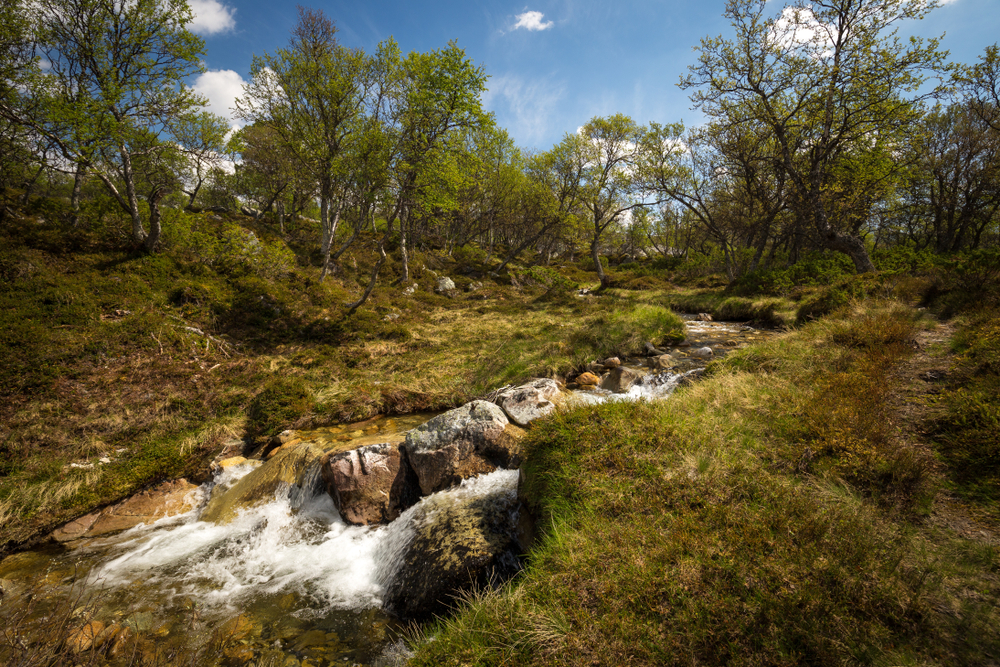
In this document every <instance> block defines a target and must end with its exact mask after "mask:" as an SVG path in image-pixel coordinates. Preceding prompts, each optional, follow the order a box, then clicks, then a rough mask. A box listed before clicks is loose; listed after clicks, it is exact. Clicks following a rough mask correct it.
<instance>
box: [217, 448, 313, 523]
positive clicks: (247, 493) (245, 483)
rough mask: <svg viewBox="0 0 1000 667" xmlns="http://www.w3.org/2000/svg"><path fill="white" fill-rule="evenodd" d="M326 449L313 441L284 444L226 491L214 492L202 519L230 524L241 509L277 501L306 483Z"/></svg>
mask: <svg viewBox="0 0 1000 667" xmlns="http://www.w3.org/2000/svg"><path fill="white" fill-rule="evenodd" d="M322 455H323V451H322V450H320V449H319V448H318V447H313V446H311V445H310V444H309V443H305V442H304V443H300V444H297V445H291V446H288V445H286V446H283V447H282V448H281V451H279V452H278V453H277V454H275V455H274V457H272V458H271V459H269V460H268V461H267V462H266V463H264V464H263V465H261V466H258V467H257V468H255V469H254V470H253V471H251V472H249V473H247V474H246V475H245V476H244V477H241V478H240V480H239V481H237V482H236V483H235V484H234V485H233V486H231V487H230V488H228V489H226V490H225V491H224V492H222V493H213V494H212V498H211V499H210V500H209V501H208V505H206V506H205V510H204V511H203V512H202V513H201V517H200V518H201V520H202V521H214V522H216V523H229V522H230V521H232V520H233V519H234V518H235V517H236V514H237V512H238V511H239V510H241V509H243V508H246V507H251V506H253V505H256V504H259V503H263V502H268V501H271V500H274V498H275V496H276V494H277V493H278V492H279V491H281V490H283V489H288V490H290V489H293V488H295V487H299V486H300V485H301V484H303V483H305V482H304V480H305V478H306V471H307V470H308V469H309V468H310V467H311V466H312V465H313V464H314V463H316V462H317V461H318V459H319V458H320V457H321V456H322Z"/></svg>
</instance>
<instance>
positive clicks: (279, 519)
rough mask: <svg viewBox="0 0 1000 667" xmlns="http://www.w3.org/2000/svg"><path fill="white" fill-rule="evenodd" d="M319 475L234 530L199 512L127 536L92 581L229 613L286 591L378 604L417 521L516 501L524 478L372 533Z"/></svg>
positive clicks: (481, 485)
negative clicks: (467, 505) (492, 500)
mask: <svg viewBox="0 0 1000 667" xmlns="http://www.w3.org/2000/svg"><path fill="white" fill-rule="evenodd" d="M249 470H250V468H249V467H248V468H247V469H245V470H233V469H229V470H226V471H223V472H222V473H220V475H219V477H217V478H216V480H214V482H212V483H210V485H214V486H223V487H225V486H228V485H231V484H232V483H234V482H235V481H236V480H237V479H238V478H239V477H240V476H241V475H243V474H246V473H247V472H249ZM313 472H314V471H312V470H310V471H309V472H308V473H307V474H306V479H304V480H303V483H302V484H301V486H299V485H296V486H294V487H291V488H287V489H284V490H283V491H281V492H279V493H277V494H276V497H275V499H274V500H272V501H269V502H266V503H262V504H259V505H256V506H254V507H250V508H246V509H243V510H240V511H239V512H238V513H237V516H236V517H235V518H234V519H233V520H232V521H230V522H229V523H225V524H216V523H210V522H206V521H200V520H198V516H197V515H198V512H197V511H196V512H192V513H189V514H188V515H185V516H184V517H183V518H182V519H181V520H180V521H179V522H178V521H177V520H176V518H175V521H174V523H173V524H172V525H163V526H155V525H154V526H150V527H147V528H146V529H145V530H143V531H140V532H136V533H130V534H126V535H125V537H126V538H127V539H126V540H125V541H124V542H122V543H121V544H119V545H118V547H117V552H116V553H118V555H117V556H116V557H115V558H114V559H113V560H110V561H109V562H107V563H105V564H104V565H103V566H102V567H100V568H99V569H98V570H97V571H96V572H95V573H94V574H93V575H92V577H91V580H92V581H93V582H95V583H98V582H99V583H100V584H101V585H104V586H112V587H119V586H126V585H129V584H132V583H133V582H135V581H142V582H143V583H144V585H153V586H156V587H159V588H161V589H162V590H163V591H170V592H171V594H172V595H183V596H189V597H196V598H197V599H198V601H199V603H200V604H202V605H204V606H206V607H209V608H217V609H220V610H233V609H238V608H239V607H240V606H242V605H243V604H245V603H246V602H248V601H249V600H251V599H253V598H254V597H257V596H259V595H268V594H274V593H281V592H295V593H298V594H300V595H303V596H305V597H308V598H310V599H311V600H312V601H313V604H314V605H315V606H316V607H317V608H318V609H317V611H320V610H323V609H354V610H358V609H363V608H368V607H374V606H379V605H381V595H382V593H383V591H384V590H385V587H386V586H387V585H388V583H389V582H390V580H391V578H392V576H393V574H394V573H395V571H396V569H397V568H398V565H399V563H400V562H401V559H402V557H403V554H404V552H405V549H406V547H407V546H408V545H409V544H410V542H411V540H412V538H413V535H414V532H415V531H414V525H415V524H414V522H416V521H420V520H425V519H426V518H428V517H429V516H431V514H432V513H433V512H434V511H435V508H436V507H441V506H444V505H445V504H448V503H452V502H455V501H456V500H459V499H463V498H466V497H470V496H483V495H488V494H492V493H513V494H516V490H517V475H518V473H517V471H516V470H499V471H496V472H494V473H490V474H488V475H481V476H479V477H476V478H471V479H468V480H465V481H464V482H462V484H461V485H460V486H458V487H456V488H453V489H449V490H446V491H442V492H440V493H437V494H434V495H432V496H429V497H427V498H424V499H422V500H421V501H420V502H419V503H418V504H417V505H415V506H414V507H411V508H410V509H408V510H407V511H406V512H404V513H403V515H402V516H400V517H399V518H398V519H397V520H396V521H394V522H393V523H392V524H390V525H388V526H381V527H373V528H370V527H366V526H351V525H348V524H346V523H345V522H344V521H343V519H341V517H340V515H339V514H338V512H337V510H336V508H335V506H334V504H333V501H332V500H331V498H330V497H329V496H328V495H327V494H326V493H325V492H324V491H322V490H321V489H318V488H317V486H316V485H315V483H314V480H312V479H311V478H312V477H313V476H314V475H313V474H312V473H313ZM300 489H301V490H300ZM210 490H211V489H210V488H209V489H208V491H210ZM206 495H207V492H206Z"/></svg>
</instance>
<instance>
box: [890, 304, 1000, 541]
mask: <svg viewBox="0 0 1000 667" xmlns="http://www.w3.org/2000/svg"><path fill="white" fill-rule="evenodd" d="M954 333H955V325H954V324H952V323H951V322H936V323H935V326H934V327H933V328H930V329H924V330H921V331H919V332H918V333H917V335H916V336H915V348H916V352H915V353H914V354H913V355H912V356H911V357H910V358H909V359H907V360H906V361H905V362H903V363H902V364H901V365H900V367H899V368H898V369H897V371H896V374H895V380H896V382H894V383H893V385H894V391H893V397H892V400H891V403H890V404H891V406H892V408H893V411H894V413H895V415H896V418H897V423H898V425H899V427H900V435H899V440H900V446H906V447H914V448H916V449H919V450H922V452H923V453H925V454H926V455H928V456H930V457H932V458H936V457H935V455H934V448H933V446H932V445H931V443H930V442H929V438H928V434H927V433H926V432H925V428H926V425H927V423H928V421H929V420H930V419H931V418H932V417H933V416H934V411H935V410H936V409H937V406H936V404H935V401H934V398H935V396H937V395H938V394H940V393H941V392H942V391H943V390H944V388H945V385H946V383H947V380H948V376H949V372H950V370H951V366H952V362H953V357H954V354H953V353H952V352H951V350H950V345H949V343H950V341H951V338H952V336H953V335H954ZM934 473H935V474H936V475H940V476H946V475H947V473H948V471H947V468H946V466H945V464H944V463H941V462H940V461H938V462H937V464H936V465H935V467H934ZM928 522H929V524H930V526H932V527H935V528H940V529H946V530H947V531H949V532H951V533H953V534H954V535H955V536H956V537H960V538H963V539H966V540H972V541H975V542H979V543H982V544H988V545H991V546H1000V526H997V525H995V523H994V522H993V521H991V520H990V519H989V518H988V517H986V516H984V515H983V514H982V513H981V512H979V511H978V510H977V508H976V507H975V506H974V505H971V504H969V503H966V502H962V501H960V500H959V499H957V498H955V497H954V496H952V495H951V494H950V493H948V491H947V490H946V489H943V488H942V489H940V490H939V491H938V493H937V497H936V498H935V499H934V505H933V508H932V510H931V514H930V516H929V517H928Z"/></svg>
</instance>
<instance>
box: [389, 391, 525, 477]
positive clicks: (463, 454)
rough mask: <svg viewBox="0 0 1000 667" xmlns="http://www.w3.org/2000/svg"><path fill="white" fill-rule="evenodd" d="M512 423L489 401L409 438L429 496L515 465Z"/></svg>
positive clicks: (465, 408)
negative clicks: (468, 478) (468, 479)
mask: <svg viewBox="0 0 1000 667" xmlns="http://www.w3.org/2000/svg"><path fill="white" fill-rule="evenodd" d="M508 424H510V422H509V421H508V420H507V417H506V415H504V412H503V410H501V409H500V408H499V407H498V406H496V405H494V404H493V403H490V402H488V401H472V402H471V403H466V404H465V405H463V406H462V407H460V408H455V409H454V410H449V411H448V412H446V413H444V414H442V415H438V416H437V417H434V418H433V419H431V420H430V421H428V422H426V423H424V424H421V425H420V426H418V427H417V428H415V429H413V430H412V431H410V432H409V433H407V434H406V443H405V444H404V445H403V446H404V447H405V449H406V455H407V457H408V458H409V461H410V465H411V466H412V467H413V470H414V471H415V472H416V474H417V479H419V480H420V490H421V492H422V493H423V494H424V495H429V494H431V493H434V492H436V491H440V490H442V489H447V488H448V487H450V486H453V485H455V484H457V483H459V482H460V481H462V480H463V479H465V478H467V477H471V476H473V475H478V474H480V473H483V472H492V471H493V470H496V469H497V468H506V467H509V466H510V465H512V464H513V465H515V466H516V465H517V463H518V462H519V461H515V460H514V459H515V453H516V452H515V443H514V439H513V438H511V437H510V436H509V434H508V433H507V432H506V431H507V426H508Z"/></svg>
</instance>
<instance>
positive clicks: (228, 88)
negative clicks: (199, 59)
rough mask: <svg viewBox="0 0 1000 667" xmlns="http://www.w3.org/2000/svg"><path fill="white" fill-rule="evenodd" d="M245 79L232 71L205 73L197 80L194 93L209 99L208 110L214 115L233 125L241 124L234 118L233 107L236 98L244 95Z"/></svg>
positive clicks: (223, 70)
mask: <svg viewBox="0 0 1000 667" xmlns="http://www.w3.org/2000/svg"><path fill="white" fill-rule="evenodd" d="M244 83H245V81H243V77H241V76H240V75H239V74H237V73H236V72H234V71H233V70H231V69H220V70H214V71H211V72H205V73H203V74H201V75H199V76H198V78H197V79H195V82H194V85H193V86H191V87H192V88H194V91H195V92H196V93H198V94H199V95H203V96H205V97H207V98H208V105H207V107H206V108H207V109H208V110H209V111H211V112H212V113H214V114H218V115H219V116H223V117H224V118H228V119H229V122H230V123H232V124H233V125H239V124H241V123H240V122H239V121H237V120H235V119H234V118H233V112H232V107H233V106H234V103H235V101H236V98H237V97H239V96H240V95H242V94H243V84H244Z"/></svg>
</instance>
